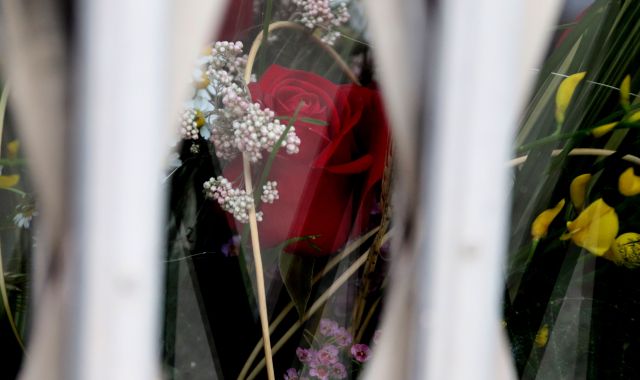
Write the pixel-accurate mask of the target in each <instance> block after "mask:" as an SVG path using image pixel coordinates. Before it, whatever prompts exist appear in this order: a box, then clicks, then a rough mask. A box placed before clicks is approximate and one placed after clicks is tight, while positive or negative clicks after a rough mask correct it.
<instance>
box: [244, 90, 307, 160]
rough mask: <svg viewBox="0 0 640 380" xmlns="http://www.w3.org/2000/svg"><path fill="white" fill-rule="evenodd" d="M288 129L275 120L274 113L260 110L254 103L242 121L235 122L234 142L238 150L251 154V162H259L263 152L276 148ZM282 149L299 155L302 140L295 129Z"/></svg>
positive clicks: (284, 142) (290, 132)
mask: <svg viewBox="0 0 640 380" xmlns="http://www.w3.org/2000/svg"><path fill="white" fill-rule="evenodd" d="M286 129H287V126H286V125H284V124H281V123H280V120H278V119H275V114H274V113H273V111H271V110H270V109H268V108H265V109H260V105H259V104H258V103H254V104H252V105H250V106H249V108H248V110H247V113H246V114H245V115H244V116H243V117H242V118H241V119H239V120H236V121H234V122H233V134H234V142H235V145H236V147H237V148H238V150H240V151H241V152H244V153H248V154H249V158H250V159H251V162H257V161H258V160H260V159H262V152H263V151H265V150H266V151H268V152H271V151H272V150H273V149H274V147H276V143H277V142H278V140H279V139H280V136H281V135H282V134H283V133H284V132H285V130H286ZM280 147H282V148H286V152H287V153H288V154H295V153H298V151H299V147H300V139H299V138H298V136H296V133H295V128H294V127H291V128H290V129H289V132H287V136H286V138H285V139H284V140H283V141H282V143H281V146H280ZM280 147H277V148H280Z"/></svg>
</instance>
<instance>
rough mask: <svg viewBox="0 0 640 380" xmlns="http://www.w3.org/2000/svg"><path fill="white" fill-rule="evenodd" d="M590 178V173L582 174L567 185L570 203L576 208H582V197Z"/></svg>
mask: <svg viewBox="0 0 640 380" xmlns="http://www.w3.org/2000/svg"><path fill="white" fill-rule="evenodd" d="M590 180H591V174H588V173H587V174H582V175H579V176H577V177H576V178H574V179H573V181H571V185H570V186H569V194H570V195H571V203H573V205H574V206H575V208H577V209H578V210H582V207H583V206H584V199H585V197H586V194H587V184H588V183H589V181H590Z"/></svg>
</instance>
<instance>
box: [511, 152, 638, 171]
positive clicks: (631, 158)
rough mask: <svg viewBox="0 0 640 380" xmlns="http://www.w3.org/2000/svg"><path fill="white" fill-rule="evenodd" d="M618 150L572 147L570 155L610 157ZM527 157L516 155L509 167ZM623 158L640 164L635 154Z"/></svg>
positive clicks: (553, 154) (556, 153)
mask: <svg viewBox="0 0 640 380" xmlns="http://www.w3.org/2000/svg"><path fill="white" fill-rule="evenodd" d="M615 152H616V151H615V150H610V149H596V148H575V149H572V150H571V151H570V152H569V156H601V157H608V156H611V155H612V154H614V153H615ZM560 153H562V149H554V150H553V151H552V152H551V155H552V156H553V157H555V156H558V155H560ZM527 158H529V155H524V156H520V157H516V158H514V159H512V160H509V161H508V162H507V166H508V167H512V166H518V165H521V164H523V163H524V162H525V161H527ZM622 159H623V160H625V161H629V162H631V163H634V164H636V165H640V158H638V157H636V156H633V155H631V154H627V155H625V156H623V157H622Z"/></svg>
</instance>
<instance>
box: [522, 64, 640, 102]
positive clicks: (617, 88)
mask: <svg viewBox="0 0 640 380" xmlns="http://www.w3.org/2000/svg"><path fill="white" fill-rule="evenodd" d="M531 71H536V72H539V71H540V69H531ZM550 74H551V75H554V76H557V77H562V78H568V77H569V76H570V75H569V74H563V73H557V72H554V71H552V72H550ZM587 83H589V84H594V85H596V86H600V87H606V88H609V89H612V90H618V91H620V87H616V86H612V85H610V84H606V83H602V82H596V81H592V80H588V81H587ZM629 95H630V96H635V97H636V98H637V97H640V94H634V93H631V92H630V93H629Z"/></svg>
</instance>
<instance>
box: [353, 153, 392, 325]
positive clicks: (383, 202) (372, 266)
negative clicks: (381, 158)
mask: <svg viewBox="0 0 640 380" xmlns="http://www.w3.org/2000/svg"><path fill="white" fill-rule="evenodd" d="M391 165H392V162H391V148H389V151H388V152H387V159H386V162H385V168H384V174H383V177H382V192H381V195H380V209H381V210H382V219H381V221H380V230H379V231H378V234H377V235H376V238H375V239H374V241H373V244H372V245H371V247H372V249H371V254H370V255H369V257H368V258H367V264H366V265H365V267H364V274H363V276H362V279H363V284H362V286H361V287H360V291H359V292H358V293H359V294H358V297H357V299H356V307H355V308H354V310H353V318H352V333H353V335H354V336H355V335H356V334H357V333H358V331H359V330H360V329H361V326H360V324H361V322H362V316H363V314H364V309H365V307H366V304H367V296H368V295H369V292H370V290H371V277H372V276H373V273H374V272H375V270H376V266H377V264H378V257H379V256H380V249H381V248H382V244H383V243H382V240H383V237H384V233H385V231H386V230H387V228H388V226H389V223H390V220H391V218H390V216H391V202H389V196H390V192H391Z"/></svg>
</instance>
